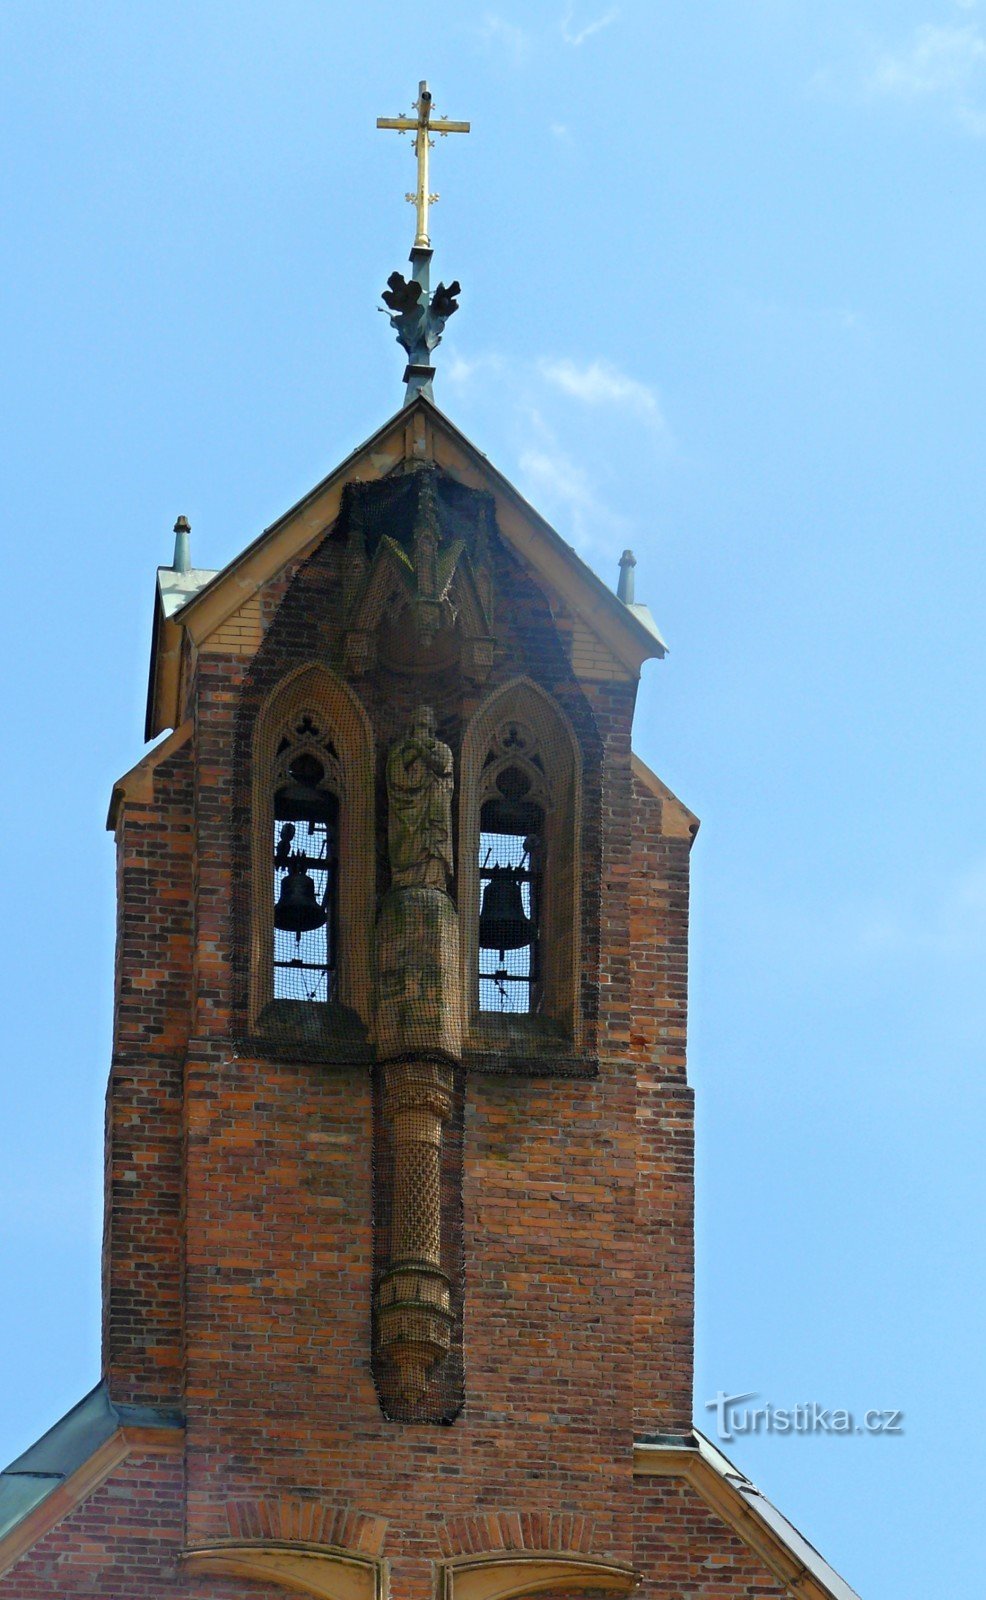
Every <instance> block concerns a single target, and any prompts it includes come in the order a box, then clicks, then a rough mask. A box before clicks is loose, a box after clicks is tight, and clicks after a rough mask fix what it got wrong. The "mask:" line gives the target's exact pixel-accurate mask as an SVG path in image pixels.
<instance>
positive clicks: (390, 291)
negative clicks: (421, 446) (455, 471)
mask: <svg viewBox="0 0 986 1600" xmlns="http://www.w3.org/2000/svg"><path fill="white" fill-rule="evenodd" d="M414 111H415V113H416V115H415V116H413V117H378V118H377V127H378V128H396V129H397V131H398V133H413V134H414V154H415V156H416V158H417V163H418V186H417V189H416V190H415V192H414V194H409V195H407V196H406V198H407V199H408V200H410V201H411V202H412V204H413V205H414V206H415V208H416V212H417V218H416V228H415V234H414V243H413V244H412V246H411V256H410V260H411V266H412V268H413V271H412V274H411V277H410V278H409V279H405V278H404V276H403V274H402V273H400V272H392V273H391V275H390V277H389V278H388V279H387V289H386V290H385V291H384V296H383V299H384V306H385V308H386V310H387V313H388V315H389V317H390V324H391V327H392V328H393V329H394V330H395V332H396V334H397V342H398V344H399V345H401V346H402V347H403V348H404V349H405V350H406V351H407V356H408V362H407V367H406V369H405V372H404V382H405V383H406V385H407V389H406V391H405V394H404V404H405V405H408V404H409V403H410V402H411V401H412V400H413V399H414V397H415V395H418V394H424V395H427V397H428V399H429V400H430V399H431V397H432V388H431V384H432V378H433V377H434V375H435V369H434V367H433V366H432V364H431V352H432V351H433V350H434V349H435V347H436V345H438V344H440V343H441V338H442V333H443V330H444V328H445V324H446V322H447V321H448V318H449V317H450V316H451V315H452V313H453V312H454V311H456V310H458V301H457V299H456V295H457V294H459V292H460V291H459V285H458V283H456V282H452V283H450V284H449V285H448V287H447V288H446V287H445V285H444V284H442V283H440V284H439V285H438V288H437V289H436V290H435V292H434V294H432V293H431V281H430V268H431V253H432V252H431V239H430V237H429V234H428V207H429V205H432V204H434V202H435V201H436V200H437V199H438V196H437V194H432V193H431V190H430V189H429V186H428V151H429V150H430V149H431V148H432V147H433V145H434V142H435V141H434V140H433V139H432V138H431V137H430V135H431V134H432V133H440V134H441V135H442V137H443V138H444V136H445V135H446V134H447V133H468V132H469V123H468V122H449V121H448V119H447V118H445V117H435V118H433V117H432V114H431V112H432V97H431V91H430V89H429V88H428V85H427V83H426V82H425V81H424V80H423V79H422V81H421V82H420V83H419V84H418V98H417V100H416V101H415V102H414Z"/></svg>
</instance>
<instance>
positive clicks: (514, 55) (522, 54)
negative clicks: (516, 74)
mask: <svg viewBox="0 0 986 1600" xmlns="http://www.w3.org/2000/svg"><path fill="white" fill-rule="evenodd" d="M479 36H480V38H481V39H482V41H483V43H484V44H486V45H489V46H491V47H492V48H494V49H499V50H501V51H502V52H503V53H504V54H505V55H506V56H507V57H508V58H509V59H510V61H511V62H512V64H513V65H514V66H515V67H522V66H523V65H524V62H525V61H527V59H528V57H529V56H530V54H531V49H532V45H533V41H532V39H531V36H530V34H529V33H528V32H527V31H526V29H524V28H521V27H518V25H517V23H515V22H508V21H507V19H506V17H501V16H500V15H499V14H498V13H497V12H495V11H487V12H486V14H485V16H484V17H483V20H482V22H481V24H480V28H479Z"/></svg>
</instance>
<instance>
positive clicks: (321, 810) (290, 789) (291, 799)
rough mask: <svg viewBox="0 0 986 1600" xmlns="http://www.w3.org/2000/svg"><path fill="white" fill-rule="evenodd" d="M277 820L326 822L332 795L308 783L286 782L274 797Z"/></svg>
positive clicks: (330, 812)
mask: <svg viewBox="0 0 986 1600" xmlns="http://www.w3.org/2000/svg"><path fill="white" fill-rule="evenodd" d="M274 815H275V816H276V818H277V820H278V821H279V822H327V821H329V820H330V819H331V816H332V796H331V795H329V794H326V793H325V791H324V790H323V789H316V788H315V787H314V786H313V785H312V784H310V783H298V782H291V783H286V784H284V786H283V787H282V788H280V789H278V791H277V794H276V795H275V797H274Z"/></svg>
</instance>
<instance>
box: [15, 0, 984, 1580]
mask: <svg viewBox="0 0 986 1600" xmlns="http://www.w3.org/2000/svg"><path fill="white" fill-rule="evenodd" d="M421 76H427V77H428V78H429V80H430V82H431V85H432V88H433V91H434V94H435V99H436V104H437V106H438V107H439V109H440V110H441V111H443V112H444V113H446V114H447V115H449V116H453V117H464V118H471V120H472V123H473V132H472V134H471V135H470V136H469V137H468V138H455V139H452V138H450V139H447V140H444V141H441V142H440V144H439V146H438V148H437V149H436V152H435V166H434V171H433V180H434V187H435V188H437V189H438V190H439V192H440V193H441V196H442V199H441V202H440V204H439V205H438V206H437V207H436V208H435V210H434V212H433V236H434V240H435V244H436V262H435V270H436V273H437V275H439V276H441V275H444V277H445V278H446V279H448V278H449V277H452V276H456V277H458V278H460V280H461V282H462V285H463V292H462V302H461V305H462V308H461V311H460V312H459V314H458V315H457V317H456V318H455V320H454V322H453V323H451V324H450V326H449V329H448V332H447V335H446V339H445V343H444V345H443V346H442V349H441V351H440V352H439V378H438V381H437V385H436V399H437V401H438V403H439V404H440V405H441V406H442V407H443V408H444V409H445V410H446V411H448V413H449V414H450V415H451V416H452V417H453V419H454V420H455V421H456V422H457V423H458V424H459V426H460V427H461V428H462V429H463V430H464V431H465V432H466V433H467V434H468V435H469V436H470V437H471V438H473V439H474V440H475V442H476V443H477V444H479V445H480V447H481V448H483V449H484V450H486V451H487V452H488V454H489V455H490V456H491V457H492V459H493V460H494V461H495V462H496V464H497V465H498V466H499V467H500V468H501V469H502V470H503V471H505V472H506V473H507V475H508V476H509V477H511V478H512V479H513V480H514V481H516V482H517V484H518V485H519V487H520V488H521V489H522V490H523V491H524V492H525V493H527V494H528V496H529V497H530V498H531V499H532V500H533V501H534V503H535V504H536V505H537V506H538V508H539V509H540V510H541V511H542V512H543V513H544V514H545V515H546V516H547V517H548V518H549V519H550V520H551V521H553V522H554V524H555V525H556V526H557V528H558V529H559V531H560V532H561V533H562V534H563V535H564V536H565V537H566V538H568V539H569V540H570V541H571V542H572V543H573V544H574V545H576V547H577V548H578V549H579V551H580V553H581V554H582V555H583V556H584V558H585V559H586V560H587V561H589V562H590V563H591V564H592V565H593V566H594V567H595V569H596V570H597V571H598V572H600V573H601V574H602V575H603V576H604V577H605V578H607V580H608V581H611V582H613V583H615V580H616V576H617V565H616V563H617V560H618V557H619V554H620V551H621V550H622V549H623V547H624V545H627V544H629V545H632V546H633V548H634V549H635V550H636V553H637V557H638V566H637V573H636V576H637V593H638V598H641V599H644V600H646V601H647V602H648V603H649V604H650V605H651V607H652V609H653V611H654V613H655V615H656V616H657V618H658V621H659V623H660V625H661V627H662V629H663V631H664V633H665V635H666V637H667V639H668V642H669V644H670V647H671V648H670V654H669V656H668V658H667V660H666V661H665V662H663V663H661V664H653V665H652V666H650V667H649V668H648V669H647V674H646V677H645V681H644V685H643V687H642V691H641V696H640V702H639V712H638V720H637V728H636V744H637V747H638V749H639V751H640V753H641V754H642V755H643V757H644V758H645V759H646V760H647V761H648V762H649V763H650V764H651V765H652V766H653V767H655V768H656V769H657V771H658V772H660V774H661V775H662V776H663V777H664V779H665V780H666V781H667V782H668V783H669V784H670V785H671V786H672V787H673V788H674V789H675V790H676V791H677V792H678V793H679V794H680V795H681V796H682V798H683V799H684V800H685V801H686V802H687V804H688V805H690V806H691V807H692V808H693V809H694V810H695V811H697V812H698V813H699V815H700V816H701V817H702V819H703V828H702V832H701V834H700V837H699V841H698V843H697V845H696V848H695V852H694V856H693V862H694V869H695V890H694V922H693V944H692V956H693V977H692V1007H693V1009H692V1034H691V1060H692V1076H693V1079H694V1082H695V1085H696V1088H697V1091H698V1095H699V1102H698V1119H699V1148H698V1178H699V1197H698V1215H699V1236H698V1247H699V1257H698V1290H699V1314H698V1372H697V1380H696V1418H697V1420H698V1422H699V1424H700V1425H705V1426H706V1427H707V1429H711V1427H712V1426H713V1423H714V1419H713V1415H712V1413H711V1412H710V1411H707V1410H706V1409H705V1401H706V1400H708V1399H709V1398H711V1397H712V1396H713V1395H714V1394H715V1393H716V1391H717V1390H719V1389H724V1390H727V1391H730V1392H741V1391H750V1390H752V1391H756V1393H757V1394H758V1395H759V1396H760V1399H761V1403H764V1402H766V1401H770V1402H772V1403H773V1404H774V1405H775V1406H793V1405H795V1404H796V1403H799V1402H809V1401H817V1402H818V1403H819V1404H821V1405H823V1406H828V1407H838V1406H841V1407H848V1408H853V1409H855V1410H858V1411H860V1412H862V1411H864V1410H866V1409H867V1408H869V1407H880V1408H884V1407H886V1408H894V1409H900V1410H902V1411H903V1413H904V1421H903V1428H904V1431H903V1433H902V1434H901V1435H900V1436H898V1437H893V1438H871V1437H859V1436H851V1437H846V1438H825V1437H804V1436H800V1437H791V1436H787V1437H780V1436H777V1435H774V1436H763V1435H762V1436H759V1437H756V1438H753V1437H747V1438H742V1439H737V1440H736V1441H735V1442H734V1443H733V1444H732V1445H731V1446H730V1447H729V1448H730V1449H731V1452H732V1454H733V1456H734V1458H735V1459H736V1460H737V1461H738V1463H739V1464H740V1465H741V1466H742V1467H743V1468H744V1470H746V1471H747V1472H749V1473H750V1474H751V1476H753V1477H754V1478H755V1479H756V1480H757V1481H758V1482H759V1483H760V1485H761V1487H762V1488H763V1489H764V1490H765V1491H766V1492H767V1493H768V1494H770V1495H771V1496H772V1497H773V1498H774V1499H775V1500H777V1502H778V1503H779V1504H780V1505H781V1507H782V1508H783V1509H784V1510H785V1511H786V1512H787V1513H788V1514H789V1515H790V1516H791V1517H792V1518H793V1519H794V1520H795V1521H796V1522H797V1523H798V1524H799V1525H800V1526H801V1527H802V1528H803V1529H804V1531H805V1532H806V1533H807V1534H808V1535H809V1536H810V1537H811V1538H812V1539H813V1540H814V1541H815V1542H816V1543H817V1544H818V1545H819V1547H820V1548H821V1549H822V1550H823V1552H824V1553H825V1554H826V1555H827V1557H828V1558H829V1559H830V1560H831V1561H832V1562H833V1563H834V1564H835V1565H836V1566H837V1567H838V1568H840V1569H841V1570H842V1571H843V1572H844V1574H845V1576H846V1577H847V1578H848V1579H849V1580H850V1581H851V1582H852V1583H853V1584H854V1585H855V1586H856V1587H857V1588H858V1589H859V1590H860V1591H861V1593H862V1594H863V1595H864V1596H866V1600H890V1597H891V1596H892V1597H893V1600H907V1597H910V1596H914V1597H917V1596H921V1597H922V1600H923V1597H924V1596H926V1595H927V1594H929V1593H947V1594H948V1595H949V1596H950V1600H966V1597H969V1600H972V1597H973V1596H974V1595H975V1596H976V1597H977V1600H978V1595H979V1593H980V1588H981V1577H980V1573H979V1563H978V1560H977V1554H978V1552H974V1549H973V1528H974V1526H975V1521H976V1519H977V1518H978V1516H979V1506H978V1493H977V1503H976V1504H975V1505H974V1504H973V1499H972V1496H973V1492H974V1488H973V1486H974V1485H976V1486H977V1487H978V1485H977V1474H976V1472H975V1471H974V1470H970V1466H971V1462H972V1458H973V1457H975V1456H977V1455H978V1456H979V1458H980V1460H981V1456H982V1451H981V1435H982V1428H981V1423H980V1421H979V1419H978V1416H977V1415H976V1409H975V1396H976V1395H977V1393H978V1388H977V1385H978V1382H979V1380H980V1378H981V1373H982V1360H981V1352H982V1349H983V1344H984V1327H983V1287H982V1285H983V1258H982V1244H981V1239H982V1222H981V1217H982V1206H983V1198H984V1196H983V1188H984V1178H983V1172H984V1166H986V1163H984V1162H983V1159H982V1155H981V1146H982V1138H983V1133H982V1130H983V1071H982V1068H983V1056H984V1043H983V1041H984V1035H986V1027H984V1025H986V1004H984V999H983V995H984V984H983V978H982V974H983V965H984V957H986V841H984V835H983V814H984V808H983V775H984V774H983V766H984V756H983V738H982V719H981V716H980V715H978V712H979V705H978V700H979V697H980V695H981V684H982V681H983V665H984V663H983V655H984V630H983V626H982V613H983V578H982V558H981V549H982V533H981V527H982V515H983V508H982V490H981V482H982V473H983V469H982V455H983V448H982V441H983V437H984V423H986V417H984V410H986V407H984V398H983V372H984V370H986V361H984V357H986V348H984V345H986V339H984V334H986V316H984V292H983V285H984V282H986V270H984V268H986V263H984V243H986V224H984V220H983V217H984V208H983V177H984V158H986V4H984V5H979V4H976V3H974V0H966V3H964V4H958V3H955V0H923V3H920V4H916V3H911V0H895V3H894V4H893V5H890V4H877V3H867V0H858V3H854V4H852V5H850V4H844V3H841V0H828V3H827V4H826V5H824V6H820V5H818V4H809V3H808V0H746V3H744V4H742V5H737V4H736V3H735V0H728V3H727V0H711V3H707V4H705V5H702V6H695V5H689V6H681V5H670V4H667V3H664V4H656V3H644V0H621V3H618V4H614V5H612V6H610V5H607V4H606V3H605V0H601V3H598V4H596V3H587V4H581V3H580V4H575V5H571V6H568V5H566V4H565V3H564V0H558V3H552V4H532V3H530V0H528V3H527V4H526V5H524V6H521V5H520V4H518V3H513V0H511V3H510V4H507V3H502V4H496V5H493V6H491V7H490V8H489V9H488V10H487V9H484V8H483V7H482V6H480V7H478V8H476V9H474V10H470V9H468V8H463V7H461V6H458V5H455V6H453V5H449V4H446V3H444V0H437V3H433V4H432V5H430V6H429V7H428V8H427V12H426V13H424V14H423V13H422V12H421V10H420V8H411V7H408V8H405V9H404V10H403V11H397V10H396V9H395V8H393V7H392V6H389V5H388V6H385V5H383V4H381V3H378V0H365V3H364V4H362V5H361V6H360V7H358V8H357V7H353V8H345V9H343V8H336V7H333V6H330V5H327V4H321V5H317V4H306V3H301V0H281V3H279V4H278V5H277V6H276V7H274V6H271V5H261V4H249V3H247V4H242V3H241V4H238V5H236V6H234V5H232V4H229V3H226V0H212V3H210V4H208V5H205V6H192V5H189V4H181V3H179V4H177V5H175V4H172V5H169V6H164V5H162V4H153V3H152V4H148V5H143V6H126V5H122V4H117V3H112V0H105V3H101V4H100V5H98V6H94V5H81V4H63V3H53V0H31V3H30V4H26V3H22V0H6V4H5V5H4V6H3V8H2V10H0V91H2V92H0V130H2V132H0V137H2V149H3V159H2V161H0V185H2V188H3V207H4V216H5V225H4V228H3V232H2V235H0V260H2V271H0V285H2V292H0V322H2V338H3V350H4V355H5V365H6V380H5V395H6V400H7V407H6V409H7V423H6V427H5V429H4V434H3V442H2V447H0V448H2V450H3V454H4V472H3V510H4V521H5V534H6V537H5V550H6V574H5V579H6V581H5V589H6V595H7V604H6V615H5V625H4V628H3V630H2V633H0V651H2V653H3V657H4V682H5V684H6V685H7V698H6V705H5V729H6V763H5V765H6V772H7V775H8V781H7V782H6V783H5V785H4V789H3V802H2V803H3V810H4V823H5V825H4V827H3V828H2V830H0V841H2V848H3V852H4V862H3V873H4V880H5V883H6V885H7V889H8V896H9V899H8V906H9V909H8V913H7V917H6V919H5V928H6V933H5V936H4V960H3V968H2V973H3V987H4V1007H3V1015H4V1029H3V1049H2V1066H0V1072H2V1078H0V1083H2V1105H3V1117H2V1121H0V1130H2V1132H0V1139H2V1142H3V1160H2V1162H0V1218H2V1221H0V1272H2V1275H3V1282H4V1284H5V1294H4V1315H3V1318H2V1320H0V1353H2V1358H3V1365H4V1370H5V1372H6V1379H5V1383H4V1401H3V1405H2V1406H0V1456H2V1457H3V1458H4V1459H9V1458H10V1457H11V1456H12V1455H14V1454H15V1453H16V1452H17V1451H19V1450H20V1449H22V1448H24V1447H25V1446H26V1445H27V1444H28V1443H29V1442H30V1440H31V1439H32V1438H34V1437H35V1436H36V1435H37V1434H38V1433H39V1432H40V1431H41V1430H42V1429H43V1428H44V1427H46V1426H47V1425H48V1424H50V1423H51V1422H52V1421H53V1420H54V1419H55V1418H56V1417H57V1416H58V1415H60V1414H61V1413H62V1412H63V1411H64V1410H65V1409H66V1408H67V1407H68V1406H69V1405H70V1404H72V1403H73V1402H74V1401H75V1400H76V1399H77V1398H78V1397H79V1396H80V1395H81V1394H82V1393H83V1392H84V1391H85V1390H86V1389H87V1388H89V1387H90V1385H91V1384H92V1383H93V1381H94V1380H95V1377H96V1374H97V1364H98V1271H97V1261H98V1247H99V1225H100V1206H101V1126H102V1096H103V1089H104V1084H105V1078H106V1071H107V1066H108V1058H109V1021H110V1000H111V960H112V929H113V892H114V888H113V858H112V846H111V841H110V838H109V836H108V835H106V834H105V833H104V832H103V823H104V820H105V809H106V803H107V800H108V797H109V792H110V787H111V784H112V781H113V779H114V778H115V777H117V776H118V774H119V773H121V772H122V771H124V770H126V769H127V768H128V767H129V766H130V765H132V763H133V762H134V760H136V759H137V757H138V756H139V754H140V753H141V750H142V745H141V737H140V736H141V731H142V724H143V698H144V691H145V683H146V678H145V673H146V661H147V651H148V642H149V628H150V619H151V597H152V584H153V570H154V567H155V565H156V564H157V563H158V562H162V561H163V562H166V561H168V560H170V552H171V533H170V530H171V527H172V524H173V523H174V520H175V517H176V515H177V514H178V513H179V512H182V513H185V514H187V515H188V516H189V517H190V519H191V522H192V528H193V534H192V546H193V554H194V558H195V560H196V563H197V564H202V565H208V566H220V565H222V564H223V563H224V562H226V561H227V560H228V559H229V558H230V557H231V556H232V555H233V554H234V553H235V552H236V551H237V550H238V549H239V548H241V547H242V546H243V545H244V544H245V543H246V542H247V541H248V540H250V539H252V538H253V537H255V535H256V534H257V533H258V532H259V531H260V530H261V529H262V528H263V527H264V526H265V525H266V524H267V523H269V522H270V521H271V520H272V519H273V518H274V517H275V516H277V515H278V514H279V513H280V512H281V511H282V510H284V509H285V508H286V507H287V506H288V505H290V504H291V503H292V502H293V501H294V500H296V499H297V498H298V497H299V495H301V494H302V493H303V492H304V491H305V490H306V489H307V488H308V487H309V486H310V485H311V484H312V483H314V482H315V481H316V480H317V479H318V478H320V477H321V476H322V475H323V474H324V473H325V472H326V471H328V470H329V469H330V468H331V467H332V466H334V465H335V464H336V462H338V461H339V460H340V459H341V458H342V457H344V456H345V455H346V454H347V453H348V452H349V450H350V449H351V448H353V446H355V445H356V444H357V443H359V441H360V440H361V439H362V438H364V437H365V436H366V435H367V434H369V433H370V432H371V431H372V430H373V429H374V428H375V427H376V426H378V425H379V424H380V423H381V422H382V421H383V420H384V419H385V418H386V417H387V416H388V415H389V414H390V413H391V412H392V411H393V410H395V409H396V408H397V406H398V404H399V401H400V397H401V385H400V374H401V370H402V353H401V352H400V350H399V349H398V348H397V346H396V344H395V343H394V342H393V339H392V335H391V333H390V330H389V328H388V325H387V322H386V319H385V318H384V317H381V316H379V315H378V314H377V311H376V310H375V306H376V304H377V303H378V295H379V291H380V289H381V288H382V287H383V285H384V282H385V280H386V277H387V275H388V273H389V272H391V271H392V270H393V269H394V268H401V269H403V267H404V264H405V260H406V253H407V249H408V247H409V244H410V240H411V222H412V213H411V209H410V207H408V206H405V204H404V202H403V198H402V196H403V193H404V190H405V189H406V188H408V187H410V185H411V182H412V159H411V154H410V150H409V148H408V144H407V141H406V140H405V141H401V140H399V139H398V137H397V136H396V135H395V134H389V133H388V134H385V133H378V132H376V131H375V129H374V119H375V118H376V116H377V115H381V114H387V115H393V114H395V113H396V112H398V111H401V110H405V109H406V108H407V107H408V105H409V103H410V101H411V100H412V99H413V97H414V92H415V89H416V85H417V80H418V78H419V77H421Z"/></svg>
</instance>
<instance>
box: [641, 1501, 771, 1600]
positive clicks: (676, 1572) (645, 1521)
mask: <svg viewBox="0 0 986 1600" xmlns="http://www.w3.org/2000/svg"><path fill="white" fill-rule="evenodd" d="M634 1509H635V1517H634V1522H635V1527H636V1545H635V1548H634V1561H635V1564H636V1566H637V1568H638V1570H639V1571H640V1572H641V1573H642V1574H643V1582H642V1584H641V1586H640V1591H639V1593H640V1600H652V1597H653V1600H658V1597H659V1600H668V1597H669V1596H672V1595H673V1596H674V1597H675V1600H678V1596H679V1595H682V1596H683V1595H687V1596H688V1600H784V1597H785V1596H787V1595H788V1594H789V1593H790V1590H789V1589H787V1588H786V1587H785V1585H784V1584H783V1583H781V1582H780V1580H779V1579H778V1578H775V1577H774V1576H773V1574H772V1573H771V1572H770V1570H769V1569H768V1568H767V1567H765V1566H764V1563H763V1561H762V1560H761V1559H760V1558H759V1557H758V1556H757V1555H755V1554H754V1553H753V1552H752V1551H751V1550H750V1548H749V1546H748V1545H746V1544H744V1542H743V1540H742V1539H740V1537H739V1536H738V1534H736V1533H733V1532H732V1530H731V1529H729V1528H727V1527H725V1526H724V1525H723V1523H722V1521H721V1519H720V1518H719V1517H718V1516H716V1514H715V1512H713V1511H710V1509H709V1508H708V1506H706V1505H705V1504H704V1503H703V1501H702V1500H701V1499H700V1498H699V1496H698V1495H697V1494H696V1492H695V1490H694V1489H693V1488H691V1486H690V1485H689V1484H682V1483H677V1482H673V1481H672V1480H670V1479H665V1480H662V1481H660V1482H659V1483H658V1484H657V1485H655V1484H654V1482H653V1480H651V1481H649V1482H648V1483H647V1484H646V1485H644V1484H641V1483H637V1484H636V1485H635V1488H634Z"/></svg>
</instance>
